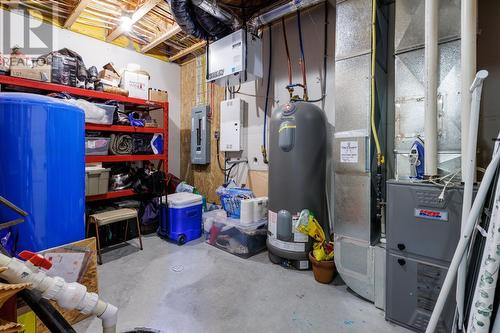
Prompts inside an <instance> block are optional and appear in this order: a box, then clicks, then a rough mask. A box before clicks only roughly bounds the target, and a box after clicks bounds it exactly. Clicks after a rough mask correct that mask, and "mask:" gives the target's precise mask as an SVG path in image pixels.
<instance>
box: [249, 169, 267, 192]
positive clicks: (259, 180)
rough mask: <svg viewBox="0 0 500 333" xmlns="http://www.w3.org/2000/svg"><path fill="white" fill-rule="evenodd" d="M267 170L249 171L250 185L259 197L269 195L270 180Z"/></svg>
mask: <svg viewBox="0 0 500 333" xmlns="http://www.w3.org/2000/svg"><path fill="white" fill-rule="evenodd" d="M267 175H268V173H267V171H250V172H249V173H248V184H247V185H248V187H249V188H251V189H252V191H253V193H254V194H255V196H257V197H267V193H268V182H267Z"/></svg>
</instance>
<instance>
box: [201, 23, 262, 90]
mask: <svg viewBox="0 0 500 333" xmlns="http://www.w3.org/2000/svg"><path fill="white" fill-rule="evenodd" d="M207 53H208V55H207V63H208V81H209V82H213V81H215V83H216V84H218V85H221V86H225V85H230V86H234V85H238V84H240V83H244V82H249V81H255V80H257V79H260V78H262V76H263V67H262V41H261V40H260V38H258V37H257V36H254V35H252V34H250V33H247V32H246V30H244V29H241V30H238V31H236V32H233V33H232V34H230V35H228V36H226V37H224V38H221V39H219V40H218V41H216V42H213V43H212V44H210V45H209V47H208V51H207Z"/></svg>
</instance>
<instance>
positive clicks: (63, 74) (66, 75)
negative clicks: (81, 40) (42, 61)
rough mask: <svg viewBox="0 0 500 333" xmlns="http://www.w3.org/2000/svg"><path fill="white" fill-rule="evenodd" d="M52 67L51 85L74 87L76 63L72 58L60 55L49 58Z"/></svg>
mask: <svg viewBox="0 0 500 333" xmlns="http://www.w3.org/2000/svg"><path fill="white" fill-rule="evenodd" d="M49 62H50V64H51V66H52V79H51V82H52V83H57V84H63V85H65V86H72V87H76V73H77V61H76V59H75V58H73V57H67V56H63V55H60V54H52V55H51V56H49Z"/></svg>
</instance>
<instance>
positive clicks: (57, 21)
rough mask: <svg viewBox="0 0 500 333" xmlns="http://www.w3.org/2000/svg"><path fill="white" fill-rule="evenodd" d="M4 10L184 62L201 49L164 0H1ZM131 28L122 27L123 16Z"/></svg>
mask: <svg viewBox="0 0 500 333" xmlns="http://www.w3.org/2000/svg"><path fill="white" fill-rule="evenodd" d="M0 5H1V6H2V8H3V9H6V10H19V11H23V12H24V13H25V14H26V15H30V16H33V17H36V18H38V19H42V20H44V21H46V22H48V23H51V24H54V25H56V26H59V27H62V28H66V29H70V30H72V31H74V32H77V33H82V34H85V35H88V36H91V37H94V38H98V39H101V40H104V41H106V42H110V43H113V44H117V45H120V46H124V47H126V46H130V43H132V44H133V46H134V48H135V49H136V50H137V51H138V52H141V53H144V54H147V55H152V56H155V57H158V58H161V59H163V60H166V61H175V62H183V61H185V60H186V59H189V58H191V57H193V56H197V55H199V54H201V53H203V52H204V47H205V42H203V41H200V40H197V39H195V38H193V37H191V36H188V35H186V34H185V33H184V32H182V30H181V29H180V27H179V26H178V25H177V24H176V23H175V20H174V18H173V15H172V13H171V10H170V6H169V5H168V3H167V2H166V1H164V0H24V1H20V0H0ZM124 16H126V17H128V18H130V20H131V23H132V28H131V29H130V31H124V30H123V29H122V28H121V22H122V17H124Z"/></svg>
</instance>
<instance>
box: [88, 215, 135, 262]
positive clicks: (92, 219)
mask: <svg viewBox="0 0 500 333" xmlns="http://www.w3.org/2000/svg"><path fill="white" fill-rule="evenodd" d="M134 218H135V220H136V221H137V233H138V235H139V244H140V248H141V250H142V237H141V226H140V225H139V216H138V214H137V211H136V210H135V209H131V208H122V209H116V210H110V211H108V212H104V213H98V214H93V215H90V216H89V220H88V223H87V237H88V234H89V230H90V225H91V224H94V225H95V233H96V239H97V257H98V263H99V265H101V264H102V257H101V242H100V240H99V227H102V226H105V225H109V224H113V223H116V222H121V221H126V220H129V219H134ZM127 236H128V222H127V224H126V225H125V238H124V240H123V241H124V242H126V241H127Z"/></svg>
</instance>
